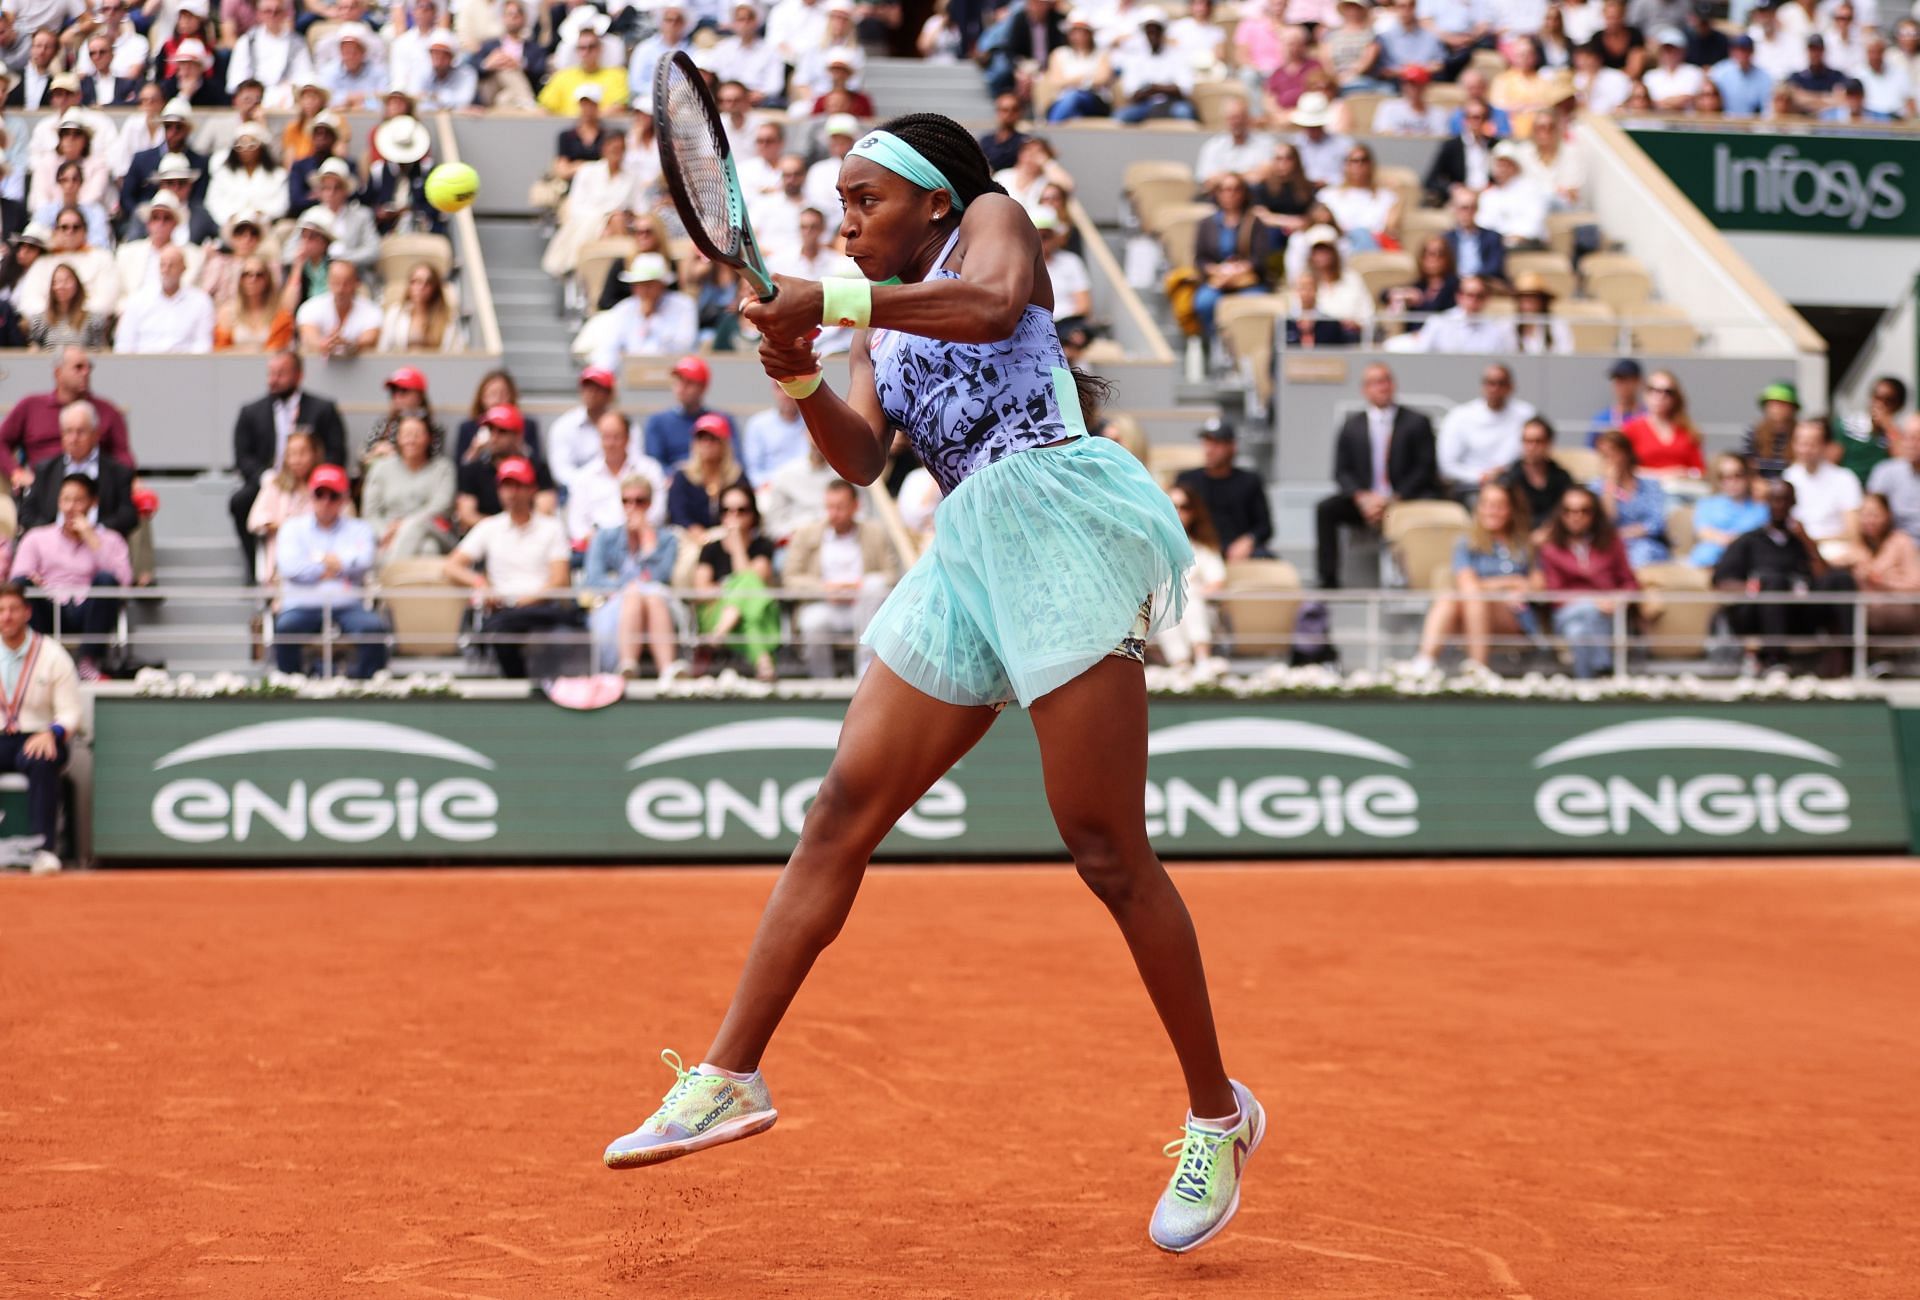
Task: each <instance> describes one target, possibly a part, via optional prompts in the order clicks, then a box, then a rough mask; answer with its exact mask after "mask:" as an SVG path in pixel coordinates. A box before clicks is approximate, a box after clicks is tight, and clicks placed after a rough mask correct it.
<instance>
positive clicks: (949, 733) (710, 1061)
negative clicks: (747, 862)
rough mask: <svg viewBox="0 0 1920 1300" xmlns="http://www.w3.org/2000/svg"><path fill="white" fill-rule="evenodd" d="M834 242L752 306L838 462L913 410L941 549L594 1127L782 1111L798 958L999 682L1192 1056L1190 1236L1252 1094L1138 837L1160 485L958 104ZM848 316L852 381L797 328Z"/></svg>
mask: <svg viewBox="0 0 1920 1300" xmlns="http://www.w3.org/2000/svg"><path fill="white" fill-rule="evenodd" d="M839 188H840V194H841V197H842V199H843V201H844V203H845V205H846V218H845V222H844V225H843V226H842V231H843V233H844V234H845V235H846V237H847V252H848V255H849V256H850V257H852V259H853V261H854V262H855V264H856V265H858V266H859V268H860V270H861V271H862V272H863V273H864V274H865V279H864V280H854V279H846V280H837V281H833V280H830V281H827V282H825V283H824V284H822V283H816V282H813V281H808V280H796V279H789V278H786V277H780V278H779V279H778V281H777V290H778V292H777V294H776V296H775V297H774V299H773V300H772V301H771V302H764V303H751V304H749V305H748V306H747V307H745V308H744V311H745V314H746V316H747V318H748V319H749V320H751V321H752V322H753V323H754V324H755V325H756V326H758V327H759V328H760V330H761V333H762V335H763V339H764V341H763V342H762V344H761V346H760V357H761V361H762V363H763V365H764V367H765V369H766V371H767V373H768V374H769V375H770V376H772V377H773V378H774V379H775V380H778V381H780V383H781V384H782V385H783V386H784V387H785V388H786V389H787V391H788V392H790V393H791V394H792V395H793V396H794V397H796V398H797V399H799V403H800V410H801V412H802V413H803V415H804V416H805V418H806V423H807V429H808V431H809V432H810V433H811V434H812V436H813V439H814V441H815V442H816V443H817V444H818V445H819V447H820V450H821V451H822V452H823V453H824V454H825V456H826V458H827V460H828V462H829V463H831V464H832V465H833V467H834V468H835V469H836V470H838V471H839V472H840V473H841V474H842V475H843V476H844V477H846V478H848V479H850V480H852V481H854V482H856V483H871V482H872V481H873V480H874V479H875V478H877V477H879V475H880V473H881V470H882V467H883V465H884V464H885V460H886V453H887V447H888V442H889V439H890V431H891V430H893V429H895V428H899V429H904V430H906V431H907V433H908V435H909V436H910V437H911V438H912V440H913V445H914V449H915V451H916V452H918V454H919V456H920V460H921V462H922V463H923V464H925V466H926V467H927V469H928V470H929V471H930V472H931V473H932V474H933V475H934V477H935V478H936V479H937V480H938V481H939V483H940V486H941V488H942V489H943V490H944V492H945V499H944V500H943V501H942V503H941V505H940V509H939V513H938V515H937V516H936V528H935V533H934V540H933V544H932V546H931V547H930V548H929V549H928V551H927V553H926V554H925V555H924V556H923V557H922V558H921V560H920V562H919V563H918V564H916V565H915V566H914V567H913V569H912V570H911V571H910V572H909V573H908V574H907V576H906V577H905V578H904V579H903V580H902V581H901V583H900V585H899V586H898V588H896V589H895V590H894V592H893V594H892V596H891V597H890V598H889V599H888V600H887V602H886V604H885V606H884V607H882V609H881V610H880V612H879V614H878V615H877V616H876V617H875V619H874V620H873V622H872V624H871V625H870V626H869V628H868V631H867V633H866V636H865V641H866V643H867V644H868V645H870V646H871V647H872V648H873V650H874V653H875V655H876V657H877V660H878V662H876V663H875V664H874V665H873V667H872V668H871V669H870V670H869V671H868V672H867V674H866V676H865V677H864V678H863V679H862V681H861V683H860V687H859V689H858V691H856V692H855V694H854V698H853V701H852V703H851V704H850V706H849V707H848V710H847V719H846V723H845V725H844V727H843V728H842V730H841V734H840V745H839V750H838V752H837V753H836V754H835V755H834V759H833V764H832V766H831V768H830V770H829V771H828V773H827V776H826V780H825V781H824V782H823V783H822V785H821V787H820V792H819V794H818V796H817V797H816V798H815V800H814V803H813V807H812V809H811V810H810V811H809V812H808V814H807V818H806V823H805V825H804V827H803V828H802V831H801V835H800V844H799V847H798V848H796V849H795V850H794V853H793V857H792V858H791V859H790V860H789V861H788V863H787V868H786V871H785V872H784V873H782V875H781V877H780V880H779V883H778V884H777V885H776V886H775V887H774V891H773V895H772V897H771V898H770V899H769V900H768V903H767V907H766V911H765V913H764V914H763V915H762V917H761V919H760V927H759V931H758V933H757V934H756V935H755V936H754V940H753V947H752V950H751V952H750V953H749V954H748V957H747V965H746V970H745V971H744V972H743V973H742V975H741V977H740V984H739V987H738V989H737V991H736V992H735V994H734V998H733V1004H732V1006H731V1007H730V1008H729V1009H728V1012H727V1016H726V1019H725V1021H724V1022H723V1023H722V1024H721V1026H720V1032H719V1034H718V1036H717V1037H716V1038H715V1039H714V1040H713V1045H712V1046H711V1047H710V1048H708V1050H707V1054H706V1057H705V1059H704V1060H703V1061H702V1063H701V1064H700V1065H698V1066H696V1067H694V1068H693V1069H690V1070H689V1069H686V1068H684V1066H683V1065H682V1064H681V1061H680V1058H679V1057H678V1056H677V1055H675V1054H673V1053H671V1052H666V1053H662V1056H663V1059H665V1060H666V1061H667V1062H668V1064H669V1065H670V1066H671V1067H672V1068H673V1069H674V1070H675V1071H676V1072H677V1074H678V1078H677V1080H676V1082H675V1083H674V1085H673V1087H672V1089H671V1090H670V1091H669V1092H668V1093H667V1096H666V1100H665V1101H663V1102H662V1103H661V1105H660V1108H659V1110H657V1111H655V1112H654V1114H653V1116H652V1117H651V1118H649V1119H648V1120H647V1122H646V1123H644V1124H642V1125H641V1126H640V1127H639V1128H638V1129H636V1130H635V1131H634V1132H632V1133H629V1134H627V1135H626V1136H625V1137H622V1138H619V1139H618V1140H616V1141H615V1142H614V1143H613V1144H612V1145H610V1146H609V1147H608V1148H607V1151H606V1163H607V1164H608V1165H609V1166H611V1167H613V1168H616V1169H623V1168H630V1167H634V1166H639V1165H648V1164H657V1163H659V1162H661V1161H665V1160H671V1159H674V1158H676V1157H678V1156H683V1155H687V1154H689V1153H691V1152H694V1151H698V1150H701V1149H703V1148H706V1147H710V1146H716V1145H719V1144H720V1143H723V1142H730V1141H734V1140H736V1139H739V1138H743V1137H749V1136H751V1135H753V1134H755V1133H759V1132H762V1131H764V1130H766V1129H768V1128H770V1127H772V1125H773V1122H774V1119H775V1118H776V1112H775V1110H774V1107H773V1101H772V1099H771V1096H770V1094H769V1092H768V1089H767V1085H766V1083H765V1081H764V1080H763V1079H762V1078H761V1075H760V1071H759V1068H758V1067H759V1065H760V1058H761V1055H762V1053H764V1052H765V1050H766V1047H767V1042H768V1040H769V1039H771V1038H772V1036H773V1031H774V1029H775V1027H777V1026H778V1025H779V1023H780V1019H781V1017H782V1016H783V1015H784V1014H785V1013H786V1010H787V1007H788V1005H789V1004H790V1003H791V1002H792V1000H793V997H794V995H795V993H797V992H798V991H799V988H800V984H801V981H803V980H804V979H805V978H806V976H807V972H808V970H809V969H811V967H812V966H813V963H814V960H815V958H817V957H818V956H819V955H820V952H821V950H822V949H824V948H825V947H826V946H827V945H828V944H829V943H831V942H832V941H833V939H834V936H835V935H837V934H838V933H839V932H840V927H841V925H842V923H843V922H844V921H845V920H846V917H847V912H848V910H849V909H850V908H851V907H852V906H853V899H854V894H855V893H856V892H857V891H858V890H859V888H860V881H861V878H862V876H863V875H864V874H865V872H866V868H867V860H868V857H869V855H870V854H871V853H872V852H873V850H874V848H875V847H876V846H877V845H878V844H879V843H880V840H881V838H882V837H883V836H885V835H886V834H887V833H888V832H889V831H890V830H892V829H893V825H894V823H895V822H896V821H898V820H899V818H900V816H901V815H902V814H903V813H905V812H907V811H908V810H909V809H910V808H912V807H913V805H914V803H915V802H916V801H917V800H918V799H919V798H920V797H921V795H923V794H925V793H926V791H927V788H928V787H929V786H931V785H932V784H933V782H934V781H935V780H937V779H939V778H940V777H941V776H942V775H944V774H945V773H946V772H947V770H948V769H949V768H951V767H952V766H953V765H954V764H955V763H956V762H958V761H959V759H960V758H961V756H962V755H964V754H965V753H966V752H967V751H968V750H969V749H971V748H972V747H973V745H974V743H975V742H977V741H978V740H979V739H980V737H981V736H982V735H984V734H985V733H986V730H987V728H988V727H989V726H991V725H993V720H994V718H995V717H996V716H997V710H998V709H999V708H1001V707H1003V706H1004V705H1006V704H1008V703H1011V702H1013V701H1018V702H1019V703H1020V704H1021V705H1022V706H1023V707H1025V708H1027V709H1029V710H1030V711H1031V713H1032V717H1033V725H1034V730H1035V731H1036V732H1037V733H1038V735H1039V740H1040V752H1041V761H1042V769H1043V774H1044V779H1045V783H1046V794H1047V801H1048V803H1049V805H1050V806H1051V808H1052V811H1053V816H1054V821H1055V823H1056V824H1057V825H1058V826H1059V828H1060V834H1061V836H1062V837H1063V838H1064V839H1065V841H1066V845H1067V848H1068V849H1069V850H1070V851H1071V852H1072V854H1073V860H1074V865H1075V867H1076V868H1077V869H1078V871H1079V873H1080V876H1081V878H1082V879H1083V880H1085V881H1086V882H1087V885H1088V886H1089V887H1090V888H1091V889H1092V890H1093V892H1094V894H1095V895H1096V896H1097V897H1098V898H1099V899H1100V901H1101V902H1103V903H1105V904H1106V906H1107V908H1108V910H1109V911H1110V912H1111V913H1112V914H1113V917H1114V920H1115V921H1117V922H1118V923H1119V925H1120V930H1121V933H1122V934H1124V935H1125V936H1126V941H1127V946H1128V947H1129V948H1130V949H1131V950H1132V953H1133V958H1134V962H1135V964H1136V966H1137V967H1138V968H1139V971H1140V976H1141V978H1142V979H1143V980H1144V981H1145V982H1146V986H1147V992H1148V994H1149V995H1150V996H1151V997H1152V999H1153V1004H1154V1006H1155V1008H1156V1009H1157V1010H1158V1012H1159V1014H1160V1019H1161V1022H1162V1023H1163V1024H1164V1025H1165V1027H1166V1031H1167V1034H1168V1036H1169V1037H1170V1038H1171V1039H1172V1040H1173V1048H1174V1052H1175V1053H1176V1055H1178V1057H1179V1060H1180V1067H1181V1070H1182V1071H1183V1072H1184V1074H1185V1076H1186V1085H1187V1096H1188V1102H1189V1106H1190V1110H1189V1112H1188V1115H1187V1120H1186V1124H1185V1131H1184V1135H1183V1137H1182V1138H1181V1139H1180V1140H1179V1141H1177V1142H1174V1143H1171V1144H1169V1146H1168V1148H1167V1151H1168V1154H1170V1155H1176V1156H1177V1157H1178V1165H1177V1166H1176V1169H1175V1172H1174V1174H1173V1177H1172V1178H1171V1180H1170V1181H1169V1183H1168V1186H1167V1189H1166V1191H1165V1193H1164V1194H1163V1195H1162V1196H1161V1198H1160V1202H1159V1205H1158V1206H1157V1208H1156V1209H1155V1211H1154V1214H1153V1218H1152V1222H1151V1225H1150V1227H1149V1233H1150V1235H1151V1237H1152V1239H1153V1242H1154V1244H1155V1245H1157V1246H1160V1247H1161V1248H1162V1249H1165V1250H1170V1251H1187V1250H1192V1249H1193V1248H1195V1247H1197V1246H1199V1245H1201V1244H1202V1243H1204V1242H1206V1241H1207V1240H1209V1239H1210V1238H1211V1237H1213V1235H1214V1234H1215V1233H1217V1232H1219V1231H1220V1229H1221V1228H1222V1227H1224V1226H1225V1224H1226V1222H1227V1220H1228V1219H1229V1218H1230V1217H1231V1216H1232V1215H1233V1213H1234V1211H1235V1210H1236V1209H1237V1208H1238V1207H1239V1203H1240V1174H1241V1167H1242V1164H1243V1162H1244V1161H1245V1160H1246V1158H1247V1156H1249V1155H1250V1154H1251V1153H1252V1152H1253V1150H1254V1148H1256V1147H1257V1146H1258V1145H1259V1144H1260V1139H1261V1137H1262V1136H1263V1134H1264V1132H1265V1128H1266V1116H1265V1112H1264V1111H1263V1110H1262V1109H1261V1106H1260V1103H1259V1102H1258V1101H1256V1100H1255V1099H1254V1097H1253V1094H1252V1093H1251V1092H1250V1091H1248V1090H1247V1088H1246V1087H1245V1086H1244V1085H1242V1084H1240V1083H1239V1082H1237V1081H1235V1080H1232V1079H1229V1078H1228V1077H1227V1074H1226V1071H1225V1070H1224V1069H1223V1068H1222V1066H1221V1061H1220V1048H1219V1044H1218V1042H1217V1041H1216V1039H1215V1036H1214V1025H1213V1011H1212V1008H1211V1006H1210V1004H1209V1002H1208V997H1207V982H1206V975H1205V973H1204V971H1203V970H1202V967H1201V961H1200V948H1199V944H1198V942H1197V941H1196V939H1195V937H1194V931H1193V923H1192V921H1191V920H1190V919H1189V918H1188V915H1187V909H1186V906H1185V904H1183V903H1182V902H1181V899H1180V895H1179V893H1178V892H1177V891H1176V890H1175V889H1174V886H1173V882H1172V881H1171V880H1169V879H1168V877H1167V874H1166V871H1165V870H1164V869H1163V868H1162V867H1161V865H1160V861H1159V858H1158V857H1157V856H1156V855H1155V854H1154V850H1153V846H1152V845H1151V844H1150V843H1149V842H1148V839H1147V831H1146V812H1145V806H1144V792H1145V789H1146V779H1147V695H1146V683H1145V677H1144V674H1143V672H1142V663H1143V652H1144V644H1145V639H1146V637H1147V636H1148V635H1150V634H1151V632H1153V631H1154V630H1157V629H1158V628H1159V627H1161V626H1164V625H1167V624H1170V623H1174V622H1177V621H1178V619H1179V616H1180V610H1181V605H1182V603H1183V601H1184V583H1183V578H1184V574H1185V570H1186V568H1187V566H1188V564H1189V563H1190V562H1191V561H1192V558H1193V557H1192V552H1191V550H1190V549H1189V547H1188V545H1187V541H1186V537H1185V534H1184V532H1183V531H1182V529H1181V527H1180V523H1179V520H1178V518H1177V517H1176V516H1175V514H1174V511H1173V507H1172V505H1171V504H1170V503H1169V501H1168V498H1167V495H1166V494H1165V493H1164V492H1162V491H1161V490H1160V489H1159V487H1158V486H1156V485H1155V483H1154V481H1153V480H1152V478H1151V477H1149V476H1148V474H1147V473H1146V471H1145V470H1144V469H1143V468H1142V467H1141V465H1140V463H1139V462H1138V461H1136V460H1135V459H1134V458H1133V457H1132V456H1131V455H1129V454H1128V453H1127V452H1125V451H1124V450H1122V449H1121V448H1120V447H1119V445H1118V444H1116V443H1113V442H1110V441H1108V440H1107V439H1104V438H1095V437H1090V436H1088V434H1087V429H1086V422H1085V420H1084V419H1083V417H1082V414H1081V404H1080V401H1079V395H1078V391H1077V388H1076V377H1075V375H1074V374H1073V373H1072V372H1071V371H1070V370H1069V368H1068V366H1067V362H1066V359H1065V357H1064V355H1063V354H1062V352H1061V350H1060V342H1059V339H1058V337H1057V336H1056V335H1055V333H1054V328H1053V288H1052V285H1051V284H1050V283H1049V281H1048V279H1047V271H1046V257H1045V254H1044V253H1043V252H1042V251H1041V247H1040V238H1039V236H1038V234H1037V233H1036V232H1035V230H1034V227H1033V223H1032V221H1031V220H1029V219H1028V217H1027V213H1026V210H1025V209H1024V208H1022V207H1021V206H1020V205H1019V204H1018V203H1016V202H1014V201H1013V200H1012V199H1010V198H1008V197H1007V196H1006V194H1005V193H1004V192H1003V191H1002V190H1001V189H1000V187H999V186H997V185H995V184H994V183H993V181H992V179H991V178H990V175H989V172H988V168H987V160H986V158H985V156H984V155H983V154H982V153H981V152H980V148H979V146H978V145H977V144H975V143H974V141H973V138H972V137H971V136H970V135H969V134H968V133H967V132H966V131H965V130H964V129H963V128H962V127H961V126H960V125H959V124H958V123H956V122H954V121H952V120H951V119H949V118H945V117H941V116H938V115H935V114H926V113H916V114H911V115H908V116H906V117H899V118H895V119H894V120H892V121H890V122H888V123H887V124H886V125H885V127H883V128H882V129H880V130H877V131H874V132H872V133H871V134H869V135H867V136H866V137H865V138H864V139H862V140H861V141H860V142H859V143H858V144H856V145H855V146H854V148H853V151H852V152H851V153H850V154H849V155H848V156H847V160H846V162H845V164H844V165H843V166H842V167H841V170H840V187H839ZM823 322H824V323H825V324H830V325H840V324H850V325H853V326H855V327H857V328H858V329H859V330H860V331H862V332H861V333H859V334H857V335H856V336H855V342H854V346H853V354H852V370H851V375H850V377H849V382H848V386H847V392H846V395H845V396H844V397H842V396H841V395H839V394H837V393H835V392H834V391H833V390H832V389H830V388H829V387H827V386H826V385H825V384H823V383H822V382H821V375H820V364H819V361H818V360H817V359H816V358H815V356H814V353H813V347H812V343H811V341H810V340H811V336H812V335H813V334H814V333H815V332H817V331H818V330H819V328H820V327H821V325H822V324H823Z"/></svg>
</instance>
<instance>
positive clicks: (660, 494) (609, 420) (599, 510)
mask: <svg viewBox="0 0 1920 1300" xmlns="http://www.w3.org/2000/svg"><path fill="white" fill-rule="evenodd" d="M595 431H596V432H597V433H598V434H599V435H600V447H599V452H598V454H597V455H595V456H594V458H593V459H592V460H591V461H589V462H588V463H587V464H586V465H584V466H581V467H580V468H578V469H576V470H575V471H574V473H573V477H571V478H569V479H568V480H567V482H566V488H567V510H566V515H565V519H566V522H567V537H568V538H569V540H571V541H572V542H573V544H574V546H575V547H576V548H580V547H584V546H585V545H586V544H587V543H588V542H590V541H592V540H593V536H594V534H595V533H598V532H600V531H601V530H602V529H606V528H613V527H617V526H618V525H619V524H620V523H621V522H622V520H623V519H624V516H623V515H622V514H621V504H620V493H621V491H622V488H621V485H622V484H623V483H625V482H626V481H627V480H628V479H631V478H634V477H635V476H638V477H640V478H643V479H645V480H646V481H647V482H649V483H651V484H653V492H652V493H651V494H650V495H651V496H652V498H653V499H655V500H657V501H659V502H660V509H659V510H658V511H657V512H656V515H655V518H654V521H653V522H654V523H656V524H659V523H664V522H666V517H667V512H666V501H665V498H666V494H667V472H666V471H665V470H664V469H662V468H661V467H660V462H658V461H656V460H654V459H652V458H651V457H649V456H646V455H643V454H642V453H641V451H640V449H639V445H638V440H637V439H635V437H634V436H633V426H632V425H631V424H630V423H629V422H628V420H627V417H626V416H625V415H623V414H621V413H620V412H619V411H607V412H606V413H605V414H603V415H602V416H601V417H600V419H599V421H598V423H597V424H596V426H595Z"/></svg>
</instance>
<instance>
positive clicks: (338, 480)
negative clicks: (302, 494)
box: [307, 465, 347, 496]
mask: <svg viewBox="0 0 1920 1300" xmlns="http://www.w3.org/2000/svg"><path fill="white" fill-rule="evenodd" d="M307 487H308V489H309V490H310V491H314V492H318V491H319V490H320V489H321V488H332V489H333V490H334V491H335V492H338V493H339V494H340V495H341V496H345V495H346V494H347V471H345V470H343V469H341V468H340V467H339V466H338V465H316V466H314V469H313V473H311V474H309V475H307Z"/></svg>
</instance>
